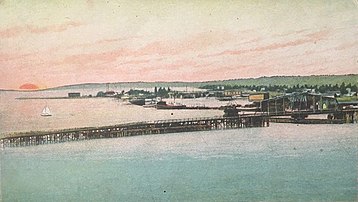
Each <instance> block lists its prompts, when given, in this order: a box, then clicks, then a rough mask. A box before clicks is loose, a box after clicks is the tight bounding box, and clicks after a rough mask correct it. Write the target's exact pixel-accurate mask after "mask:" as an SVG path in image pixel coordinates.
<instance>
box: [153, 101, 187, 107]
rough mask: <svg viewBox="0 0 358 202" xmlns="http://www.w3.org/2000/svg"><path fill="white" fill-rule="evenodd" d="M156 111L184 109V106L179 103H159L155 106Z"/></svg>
mask: <svg viewBox="0 0 358 202" xmlns="http://www.w3.org/2000/svg"><path fill="white" fill-rule="evenodd" d="M156 108H157V109H185V108H186V105H183V104H179V103H169V104H167V103H166V102H165V101H160V102H158V103H157V105H156Z"/></svg>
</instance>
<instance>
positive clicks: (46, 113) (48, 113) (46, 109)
mask: <svg viewBox="0 0 358 202" xmlns="http://www.w3.org/2000/svg"><path fill="white" fill-rule="evenodd" d="M41 116H52V114H51V111H50V108H48V106H45V107H44V109H43V110H42V112H41Z"/></svg>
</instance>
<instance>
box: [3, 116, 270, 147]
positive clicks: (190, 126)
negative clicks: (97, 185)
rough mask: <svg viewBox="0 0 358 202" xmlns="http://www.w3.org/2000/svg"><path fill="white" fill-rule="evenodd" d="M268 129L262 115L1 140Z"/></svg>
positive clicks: (19, 142) (23, 142) (17, 142)
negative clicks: (252, 128)
mask: <svg viewBox="0 0 358 202" xmlns="http://www.w3.org/2000/svg"><path fill="white" fill-rule="evenodd" d="M267 126H269V118H268V116H265V115H262V114H261V115H243V116H235V117H211V118H195V119H172V120H162V121H150V122H137V123H128V124H120V125H113V126H103V127H88V128H75V129H66V130H57V131H41V132H26V133H14V134H8V135H6V136H5V137H4V138H2V139H0V146H1V147H2V148H4V147H19V146H34V145H42V144H54V143H60V142H70V141H79V140H91V139H101V138H118V137H129V136H136V135H150V134H163V133H178V132H192V131H205V130H221V129H235V128H248V127H267Z"/></svg>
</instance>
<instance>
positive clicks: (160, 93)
mask: <svg viewBox="0 0 358 202" xmlns="http://www.w3.org/2000/svg"><path fill="white" fill-rule="evenodd" d="M169 92H171V89H170V88H169V87H168V89H165V88H164V87H163V88H162V87H159V88H157V87H154V95H155V96H156V97H164V98H167V97H169Z"/></svg>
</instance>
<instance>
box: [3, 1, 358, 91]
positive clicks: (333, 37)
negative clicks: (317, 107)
mask: <svg viewBox="0 0 358 202" xmlns="http://www.w3.org/2000/svg"><path fill="white" fill-rule="evenodd" d="M273 2H275V3H273ZM357 36H358V1H357V0H345V1H338V0H337V1H325V0H322V1H309V0H306V1H302V0H300V1H250V0H247V1H232V2H231V1H211V0H202V1H195V3H193V2H192V1H186V0H183V1H164V0H163V1H157V2H155V3H153V2H151V3H149V2H147V1H132V0H130V1H110V0H108V1H94V0H93V1H91V0H87V1H80V0H78V1H70V0H68V1H66V0H58V1H56V0H54V1H41V0H29V1H15V0H11V1H10V0H0V79H1V83H0V88H2V89H18V88H19V86H20V85H22V84H24V83H34V84H36V85H39V86H40V87H42V88H44V87H54V86H60V85H66V84H75V83H87V82H122V81H206V80H218V79H220V80H221V79H234V78H247V77H260V76H272V75H312V74H315V75H319V74H350V73H353V74H358V37H357Z"/></svg>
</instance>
